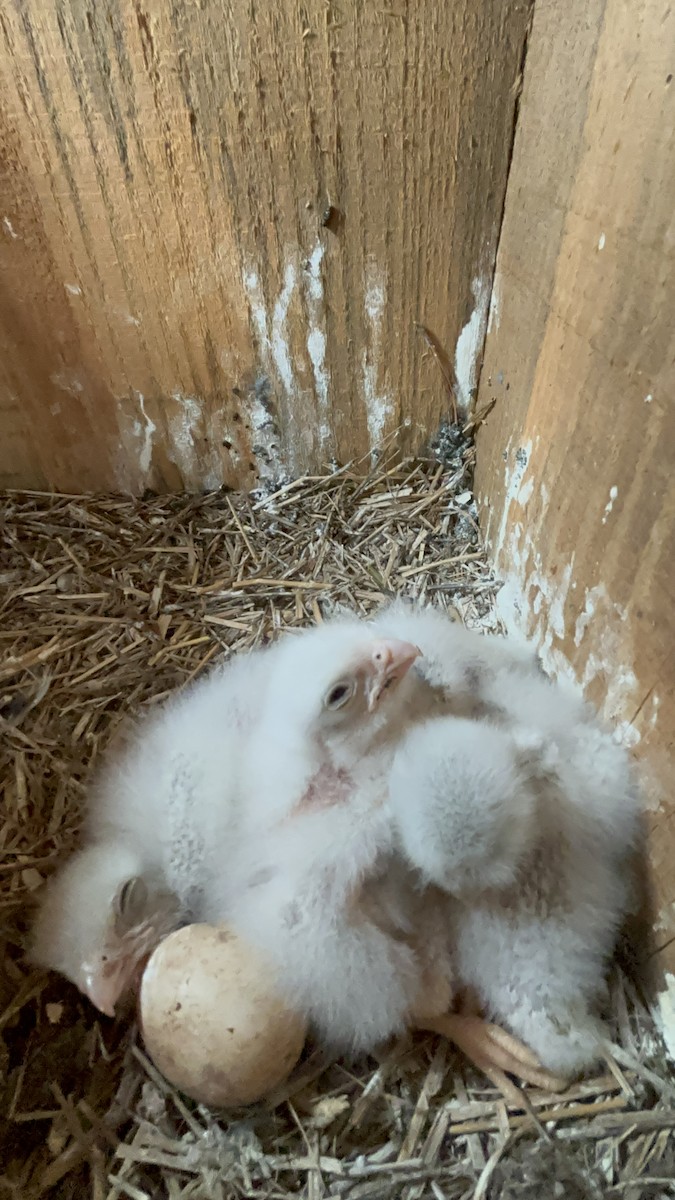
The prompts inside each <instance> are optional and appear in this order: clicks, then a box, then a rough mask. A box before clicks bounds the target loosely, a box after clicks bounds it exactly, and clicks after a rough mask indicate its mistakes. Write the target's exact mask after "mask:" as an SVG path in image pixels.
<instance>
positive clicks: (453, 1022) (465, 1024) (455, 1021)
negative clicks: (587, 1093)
mask: <svg viewBox="0 0 675 1200" xmlns="http://www.w3.org/2000/svg"><path fill="white" fill-rule="evenodd" d="M417 1027H418V1028H419V1029H428V1030H430V1031H431V1032H432V1033H440V1034H441V1035H442V1036H443V1037H447V1038H448V1039H449V1040H450V1041H452V1042H454V1043H455V1045H456V1046H458V1047H459V1049H460V1050H461V1051H462V1052H463V1054H465V1055H466V1057H467V1058H468V1059H469V1061H470V1062H472V1063H473V1064H474V1066H475V1067H478V1069H479V1070H480V1071H482V1072H483V1073H484V1074H485V1075H487V1077H488V1079H489V1080H490V1081H491V1082H492V1083H494V1085H495V1087H497V1088H499V1091H500V1092H501V1093H502V1095H503V1096H504V1098H505V1100H506V1101H507V1102H508V1103H509V1104H511V1105H515V1106H516V1107H518V1108H523V1107H524V1105H523V1097H522V1094H521V1092H520V1089H519V1088H518V1087H516V1085H515V1084H514V1083H512V1082H511V1080H510V1079H509V1078H508V1076H507V1075H506V1072H507V1071H508V1072H509V1074H511V1075H515V1076H517V1078H518V1079H521V1080H522V1081H523V1082H524V1083H529V1084H531V1085H532V1086H534V1087H539V1088H542V1089H543V1090H545V1091H550V1092H561V1091H564V1090H565V1088H566V1087H567V1083H566V1082H565V1080H562V1079H560V1078H558V1076H556V1075H553V1074H552V1072H550V1071H547V1070H546V1069H545V1068H544V1067H543V1066H542V1065H541V1063H540V1061H539V1059H538V1058H537V1056H536V1055H535V1054H534V1053H533V1052H532V1050H530V1049H529V1048H528V1047H527V1046H525V1045H523V1043H522V1042H520V1041H518V1038H515V1037H513V1035H512V1034H510V1033H508V1032H507V1031H506V1030H505V1029H502V1028H501V1027H500V1026H499V1025H492V1024H490V1023H489V1022H488V1021H485V1020H483V1018H482V1017H475V1016H463V1015H460V1014H458V1013H446V1014H445V1015H444V1016H441V1017H434V1018H433V1019H432V1020H428V1021H424V1020H422V1021H419V1022H418V1023H417Z"/></svg>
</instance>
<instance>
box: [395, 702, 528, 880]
mask: <svg viewBox="0 0 675 1200" xmlns="http://www.w3.org/2000/svg"><path fill="white" fill-rule="evenodd" d="M544 749H545V747H544V739H543V738H539V737H535V736H527V735H525V734H523V735H522V736H521V737H517V736H514V735H512V734H510V733H507V732H506V731H505V730H503V729H498V728H496V727H495V726H492V725H489V724H488V723H487V722H485V721H481V722H478V721H468V720H465V719H462V718H457V717H444V716H438V717H433V718H431V719H430V720H427V721H424V722H423V723H422V724H420V725H417V726H415V728H413V729H412V730H411V731H410V732H409V733H407V734H406V736H405V737H404V738H403V739H402V741H401V743H400V745H399V747H398V749H397V752H396V755H395V757H394V762H393V766H392V771H391V775H390V784H389V785H390V802H391V807H392V812H393V815H394V820H395V822H396V826H397V829H398V832H399V834H400V838H401V845H402V848H403V851H404V853H405V855H406V857H407V858H408V860H409V861H410V862H411V863H414V864H415V866H416V867H417V868H418V869H419V870H420V871H421V872H422V875H423V877H424V879H425V880H427V881H429V882H431V883H433V884H435V885H436V886H437V887H440V888H443V889H444V890H445V891H446V892H450V893H452V894H453V895H455V896H462V897H467V896H470V895H474V896H475V895H479V894H480V893H481V892H484V891H486V890H487V889H489V888H503V887H506V886H508V885H509V884H512V883H513V882H514V880H515V879H516V877H517V874H518V871H519V868H520V865H521V863H522V861H523V858H524V856H525V854H526V853H527V852H528V851H529V850H530V849H531V848H532V845H533V843H534V842H535V841H536V839H537V837H538V833H537V821H538V813H537V805H538V789H537V783H536V778H535V777H534V776H533V766H534V764H535V763H539V762H540V761H542V760H543V757H544Z"/></svg>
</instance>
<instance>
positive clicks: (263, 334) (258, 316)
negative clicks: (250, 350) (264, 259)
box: [242, 266, 271, 369]
mask: <svg viewBox="0 0 675 1200" xmlns="http://www.w3.org/2000/svg"><path fill="white" fill-rule="evenodd" d="M242 281H243V284H244V290H245V292H246V296H247V299H248V305H249V309H250V312H251V321H252V323H253V329H254V331H255V337H256V341H257V343H258V353H259V355H260V357H261V360H262V362H263V365H264V366H265V367H267V368H268V369H269V364H270V351H271V347H270V338H269V333H268V331H267V307H266V305H265V297H264V295H263V290H262V285H261V283H260V276H259V275H258V272H257V271H256V270H255V269H254V268H253V267H250V266H249V267H247V268H246V269H245V270H244V273H243V275H242Z"/></svg>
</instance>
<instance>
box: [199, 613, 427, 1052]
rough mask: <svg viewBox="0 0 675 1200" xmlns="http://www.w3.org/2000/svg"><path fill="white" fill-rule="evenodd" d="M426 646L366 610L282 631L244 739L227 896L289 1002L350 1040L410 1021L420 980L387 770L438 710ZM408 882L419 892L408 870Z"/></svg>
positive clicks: (358, 1041)
mask: <svg viewBox="0 0 675 1200" xmlns="http://www.w3.org/2000/svg"><path fill="white" fill-rule="evenodd" d="M417 655H418V650H417V647H416V646H415V645H413V644H411V643H408V642H404V641H401V640H399V639H394V638H379V637H377V636H376V635H375V634H374V633H373V631H372V629H371V628H370V627H369V626H368V625H367V624H365V623H364V622H362V621H359V620H357V619H355V618H352V619H342V620H339V621H335V622H330V623H327V624H325V625H323V626H320V627H318V628H316V629H313V630H309V631H305V632H303V633H302V634H300V635H299V636H297V637H294V636H289V637H287V638H285V639H284V640H283V641H282V642H280V643H279V644H278V645H277V646H276V647H274V648H273V650H272V651H271V652H270V656H273V659H272V657H271V661H272V663H273V665H272V669H271V670H270V673H269V676H268V679H267V683H266V687H265V688H264V690H263V693H262V695H261V710H260V714H259V722H258V723H257V724H256V727H255V731H254V734H253V735H252V736H251V738H250V739H249V744H248V747H246V748H245V760H246V761H245V767H244V772H243V775H242V780H243V784H244V787H243V791H242V807H241V824H240V828H239V838H238V850H237V856H236V859H237V861H236V863H233V864H232V866H233V869H232V870H231V871H228V874H227V877H226V878H224V880H223V883H224V885H225V892H224V894H223V895H221V897H219V898H218V899H217V900H216V904H217V910H218V911H226V912H227V919H228V922H229V924H230V925H231V926H232V927H233V928H234V930H235V931H236V932H237V933H238V934H239V935H240V936H242V937H244V938H246V939H247V940H249V941H250V942H251V943H252V944H254V945H258V946H260V947H262V948H263V949H264V950H265V952H266V953H268V954H269V955H270V957H271V959H272V961H274V962H275V964H276V967H277V969H278V971H279V974H280V982H281V985H282V987H283V988H284V989H285V991H286V993H287V995H288V996H289V998H290V1000H291V1002H292V1003H293V1004H294V1005H296V1006H297V1007H299V1008H300V1009H301V1010H302V1011H303V1012H304V1013H306V1014H307V1016H308V1017H309V1018H310V1020H311V1021H312V1022H313V1024H314V1027H315V1029H316V1030H317V1032H318V1033H319V1035H320V1036H321V1037H322V1038H323V1039H324V1040H325V1041H326V1042H328V1043H329V1044H331V1045H332V1046H334V1047H335V1048H339V1049H350V1050H356V1051H360V1050H365V1049H370V1048H372V1047H373V1046H375V1045H376V1044H377V1043H379V1042H381V1041H382V1040H383V1039H385V1038H387V1037H388V1036H389V1035H390V1034H392V1033H394V1032H396V1031H399V1030H402V1029H403V1028H404V1027H405V1024H406V1014H407V1013H408V1011H409V1009H410V1006H411V1004H412V1003H413V1001H414V998H415V995H416V993H417V987H418V979H419V974H420V962H419V959H418V957H417V955H416V953H415V949H414V945H413V943H414V937H413V936H412V935H413V926H414V920H415V918H414V912H413V905H412V904H411V905H409V904H408V903H407V899H406V895H405V890H404V891H403V892H402V894H400V895H398V896H396V897H395V896H392V895H391V892H390V891H389V892H388V895H387V898H386V901H385V899H384V891H387V887H388V884H387V876H388V872H389V870H390V867H391V858H392V851H393V846H392V822H391V816H390V813H389V810H388V807H387V803H386V801H387V778H388V772H389V768H390V765H391V760H392V756H393V753H394V749H395V746H396V743H397V741H398V739H399V737H400V734H401V731H402V730H403V729H404V728H405V727H406V726H407V723H408V722H409V721H410V720H411V719H414V717H415V715H416V714H417V713H418V712H419V713H420V714H421V715H424V712H425V711H428V705H427V698H426V693H427V691H428V689H427V688H426V687H425V685H424V684H423V683H422V681H421V680H420V678H419V677H416V676H414V675H412V673H411V672H410V667H411V665H412V663H413V662H414V660H415V658H416V657H417ZM378 881H381V884H382V889H383V891H382V892H380V894H378V895H377V896H376V897H375V899H374V898H373V889H375V891H376V892H377V891H378V888H379V884H378ZM405 887H407V888H408V889H409V894H410V897H413V896H414V893H415V881H414V876H413V874H412V873H411V872H410V871H408V872H407V882H406V884H405ZM364 889H365V891H366V892H367V893H368V895H369V898H370V901H371V902H373V903H374V905H375V909H376V910H377V912H379V913H382V912H384V911H385V910H386V920H383V921H379V922H378V921H377V920H375V919H374V918H373V914H372V913H371V912H370V911H369V905H368V904H367V903H364V902H363V901H364Z"/></svg>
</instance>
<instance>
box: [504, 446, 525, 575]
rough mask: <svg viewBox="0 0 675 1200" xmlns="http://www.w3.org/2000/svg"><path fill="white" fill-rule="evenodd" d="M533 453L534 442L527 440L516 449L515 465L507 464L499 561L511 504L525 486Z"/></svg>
mask: <svg viewBox="0 0 675 1200" xmlns="http://www.w3.org/2000/svg"><path fill="white" fill-rule="evenodd" d="M531 453H532V442H527V443H526V445H524V446H520V447H519V448H518V450H516V453H515V461H514V464H513V467H512V468H509V464H508V462H507V464H506V469H505V471H504V484H505V496H504V511H503V513H502V519H501V521H500V524H499V532H498V534H497V538H496V543H495V559H496V561H497V562H499V558H500V555H501V552H502V550H503V548H504V540H505V538H506V527H507V525H508V520H509V513H510V511H511V505H512V504H513V502H514V500H517V499H518V493H519V492H520V490H521V487H522V486H523V481H524V477H525V472H526V471H527V466H528V463H529V461H530V455H531Z"/></svg>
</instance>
